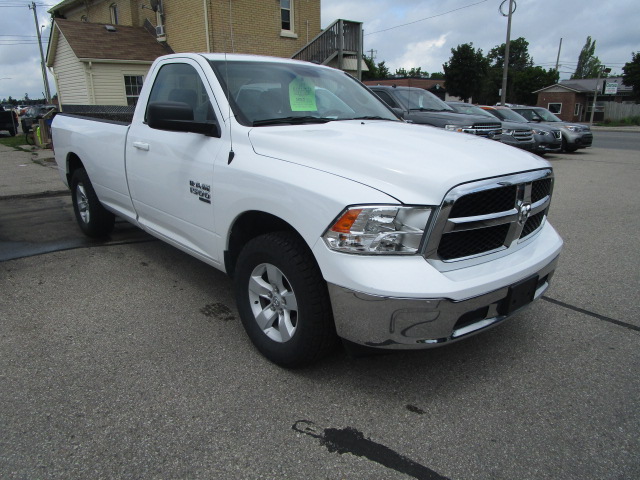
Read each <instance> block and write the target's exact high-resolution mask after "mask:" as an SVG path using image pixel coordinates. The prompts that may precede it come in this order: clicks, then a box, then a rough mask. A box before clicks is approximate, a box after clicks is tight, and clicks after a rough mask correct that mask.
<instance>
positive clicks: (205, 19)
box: [202, 0, 211, 53]
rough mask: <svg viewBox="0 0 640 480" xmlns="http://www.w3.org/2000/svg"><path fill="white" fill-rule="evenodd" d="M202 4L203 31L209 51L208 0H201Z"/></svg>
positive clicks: (208, 50)
mask: <svg viewBox="0 0 640 480" xmlns="http://www.w3.org/2000/svg"><path fill="white" fill-rule="evenodd" d="M202 3H203V6H204V32H205V35H206V36H207V53H211V36H210V33H209V0H202Z"/></svg>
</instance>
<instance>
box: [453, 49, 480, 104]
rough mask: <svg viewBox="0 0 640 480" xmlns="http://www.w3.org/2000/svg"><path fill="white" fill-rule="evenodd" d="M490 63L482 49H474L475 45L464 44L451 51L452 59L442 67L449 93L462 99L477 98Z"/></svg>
mask: <svg viewBox="0 0 640 480" xmlns="http://www.w3.org/2000/svg"><path fill="white" fill-rule="evenodd" d="M488 66H489V63H488V61H487V59H486V58H484V55H483V54H482V49H478V50H476V49H475V48H473V43H464V44H462V45H458V46H457V47H456V48H452V49H451V58H449V61H448V62H446V63H445V64H444V65H442V68H443V69H444V78H445V83H446V85H447V92H448V93H449V94H451V95H455V96H457V97H460V98H462V99H463V100H464V101H465V102H466V101H467V100H469V98H472V97H473V98H476V96H477V95H479V93H480V89H481V84H482V79H483V78H484V76H485V74H486V72H487V68H488Z"/></svg>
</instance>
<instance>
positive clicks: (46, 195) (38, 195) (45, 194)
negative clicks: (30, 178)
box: [0, 189, 69, 201]
mask: <svg viewBox="0 0 640 480" xmlns="http://www.w3.org/2000/svg"><path fill="white" fill-rule="evenodd" d="M67 195H69V189H64V190H46V191H44V192H39V193H21V194H17V195H4V196H2V195H0V201H3V200H30V199H35V198H50V197H64V196H67Z"/></svg>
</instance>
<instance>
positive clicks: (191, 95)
mask: <svg viewBox="0 0 640 480" xmlns="http://www.w3.org/2000/svg"><path fill="white" fill-rule="evenodd" d="M153 102H182V103H186V104H187V105H189V106H190V107H191V109H192V110H193V119H194V121H196V122H206V121H215V120H216V117H215V114H214V112H213V108H212V106H211V101H210V100H209V95H208V93H207V90H206V89H205V87H204V84H203V83H202V79H201V78H200V75H199V74H198V72H197V71H196V69H195V68H193V67H192V66H191V65H189V64H186V63H171V64H167V65H164V66H163V67H161V68H160V71H159V72H158V75H157V76H156V78H155V80H154V82H153V87H152V88H151V93H150V94H149V103H153ZM145 121H146V115H145Z"/></svg>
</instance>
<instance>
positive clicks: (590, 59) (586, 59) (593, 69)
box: [571, 37, 606, 78]
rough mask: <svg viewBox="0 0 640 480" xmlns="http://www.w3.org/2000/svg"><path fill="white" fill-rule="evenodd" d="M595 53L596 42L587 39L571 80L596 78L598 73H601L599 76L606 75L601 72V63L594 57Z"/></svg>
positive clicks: (589, 38)
mask: <svg viewBox="0 0 640 480" xmlns="http://www.w3.org/2000/svg"><path fill="white" fill-rule="evenodd" d="M595 52H596V41H595V40H593V41H592V40H591V37H587V41H586V42H585V44H584V46H583V47H582V50H581V51H580V55H579V56H578V65H577V66H576V71H575V72H574V73H573V75H571V78H597V77H598V72H600V73H601V76H606V74H603V72H601V70H602V63H601V62H600V60H599V59H598V57H596V56H595Z"/></svg>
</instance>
